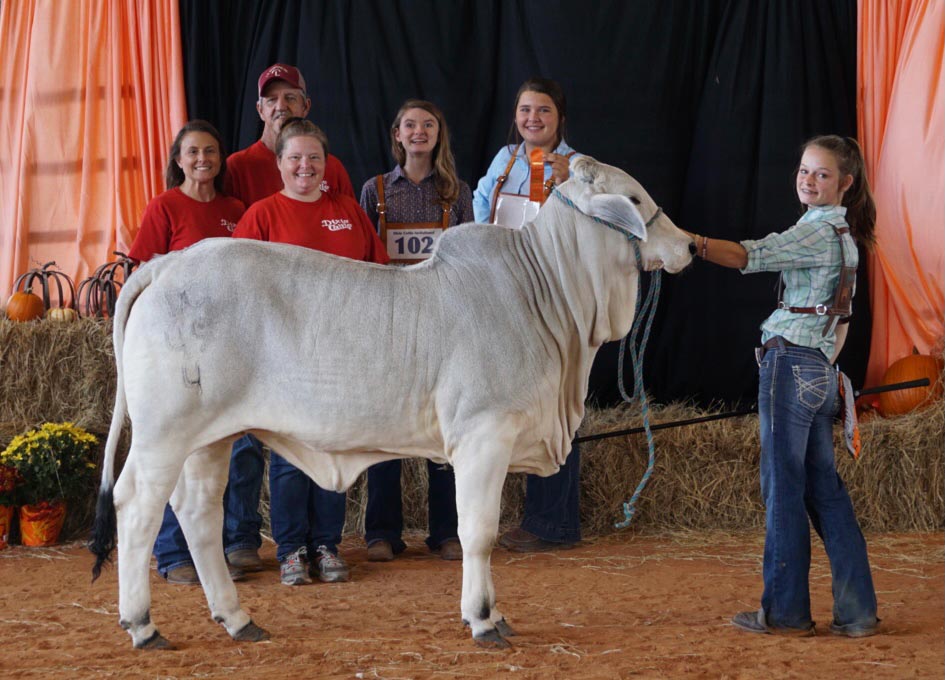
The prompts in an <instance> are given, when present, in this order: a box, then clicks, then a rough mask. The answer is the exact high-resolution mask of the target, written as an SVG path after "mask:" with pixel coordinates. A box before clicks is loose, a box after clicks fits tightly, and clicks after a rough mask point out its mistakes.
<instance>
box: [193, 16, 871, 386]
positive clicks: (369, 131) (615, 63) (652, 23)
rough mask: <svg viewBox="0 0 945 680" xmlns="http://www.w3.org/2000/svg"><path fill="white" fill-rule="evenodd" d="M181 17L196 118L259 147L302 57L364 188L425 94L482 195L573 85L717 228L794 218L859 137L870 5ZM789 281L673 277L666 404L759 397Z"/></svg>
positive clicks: (593, 134) (577, 135)
mask: <svg viewBox="0 0 945 680" xmlns="http://www.w3.org/2000/svg"><path fill="white" fill-rule="evenodd" d="M180 10H181V12H180V13H181V29H182V34H183V51H184V55H183V57H184V68H185V80H186V87H187V102H188V109H189V115H190V116H191V117H192V118H205V119H207V120H209V121H211V122H213V123H214V124H215V125H217V127H218V128H219V129H220V131H221V132H222V133H223V136H224V138H225V139H226V140H227V142H228V144H229V146H230V150H235V149H239V148H243V147H245V146H247V145H249V144H251V143H252V142H254V141H255V140H256V139H258V138H259V135H260V134H261V130H262V124H261V122H260V120H259V117H258V115H257V113H256V110H255V103H256V99H257V93H256V79H257V78H258V76H259V74H260V73H261V72H262V70H263V69H265V68H266V67H267V66H269V65H270V64H272V63H275V62H277V61H281V62H286V63H290V64H295V65H297V66H298V67H299V68H300V69H301V70H302V73H303V74H304V76H305V79H306V81H307V83H308V86H309V94H310V96H311V97H312V112H311V114H310V116H309V117H310V118H311V119H312V120H314V121H315V122H316V123H317V124H318V125H320V126H321V127H322V128H323V129H324V130H325V131H326V132H327V134H328V137H329V140H330V143H331V152H332V153H333V154H335V155H336V156H337V157H338V158H339V159H340V160H341V161H342V162H343V163H344V165H345V167H346V168H347V170H348V173H349V174H350V175H351V180H352V182H353V184H354V186H355V191H356V192H359V191H360V187H361V185H362V183H363V182H364V181H365V180H367V179H368V178H370V177H373V176H374V175H376V174H377V173H381V172H386V171H388V170H389V169H390V168H391V167H392V164H393V161H392V159H391V156H390V151H389V138H388V128H389V125H390V123H391V122H392V120H393V117H394V114H395V113H396V111H397V109H398V108H399V107H400V104H401V103H402V102H403V101H404V100H405V99H407V98H408V97H420V98H423V99H429V100H431V101H433V102H436V103H437V104H438V105H439V106H440V107H441V108H442V109H443V111H444V113H445V115H446V118H447V121H448V123H449V128H450V132H451V140H452V143H453V149H454V152H455V155H456V161H457V166H458V170H459V174H460V177H461V178H462V179H464V180H466V182H468V183H469V185H470V187H472V188H473V189H475V186H476V184H477V182H478V181H479V178H480V177H481V176H482V175H483V174H484V172H485V170H486V168H487V167H488V164H489V162H490V161H491V159H492V157H493V156H494V155H495V153H496V152H497V151H498V149H499V147H500V146H501V145H502V144H504V143H505V142H506V140H507V138H508V134H509V127H510V123H511V120H512V107H513V104H514V102H513V97H514V95H515V92H516V90H517V89H518V86H519V85H520V84H521V83H522V81H524V80H525V79H526V78H528V77H530V76H532V75H540V76H544V77H549V78H554V79H555V80H557V81H559V82H560V83H561V84H562V86H563V87H564V89H565V92H566V93H567V96H568V116H567V127H568V142H569V143H570V144H571V145H572V146H573V147H574V148H575V149H577V150H579V151H581V152H583V153H586V154H589V155H591V156H594V157H595V158H597V159H599V160H601V161H604V162H606V163H610V164H612V165H616V166H619V167H621V168H623V169H625V170H626V171H627V172H629V173H630V174H632V175H633V176H634V177H636V178H637V179H638V180H639V181H640V182H641V183H642V184H643V185H644V186H645V187H646V188H647V190H648V191H649V192H650V194H651V195H652V196H653V197H654V199H655V200H656V201H657V202H658V203H659V204H660V205H662V206H663V209H664V210H665V211H666V213H667V214H668V215H669V216H670V217H671V218H672V219H673V220H674V221H675V222H676V224H677V225H678V226H680V227H682V228H685V229H688V230H690V231H695V232H699V233H704V234H708V235H709V236H710V237H717V238H726V239H733V240H740V239H746V238H760V237H762V236H764V235H766V234H768V233H770V232H772V231H783V230H784V229H786V228H788V227H789V226H791V225H792V224H793V223H794V222H795V221H796V220H797V219H798V217H799V216H800V214H801V211H800V208H799V204H798V202H797V198H796V195H795V193H794V189H793V173H794V169H795V167H796V165H797V162H798V158H799V147H800V145H801V143H802V142H803V141H804V140H805V139H807V138H809V137H811V136H813V135H817V134H829V133H833V134H840V135H851V136H852V135H855V133H856V98H855V90H856V0H834V1H832V2H823V1H822V0H793V1H792V2H784V1H783V0H699V1H698V2H692V1H691V0H598V1H597V2H593V3H588V2H578V1H575V0H542V1H541V2H539V1H532V0H518V1H512V0H504V1H499V0H492V1H489V0H377V1H371V0H330V1H325V2H304V3H303V2H289V1H276V0H260V1H258V2H252V1H249V0H215V1H210V0H181V3H180ZM864 265H865V258H862V257H861V268H860V276H859V289H858V291H857V292H858V295H857V296H856V300H855V304H854V310H855V315H854V322H853V324H852V327H851V331H850V337H849V339H848V341H847V345H846V348H845V349H844V352H843V354H842V355H841V357H840V362H839V363H840V364H841V366H842V367H843V368H844V370H846V372H847V373H848V374H849V375H850V377H851V379H852V380H853V382H854V384H855V385H860V384H862V379H863V376H864V374H865V370H866V360H867V357H868V349H869V348H868V343H869V331H870V318H869V308H868V291H867V290H866V283H867V277H866V271H865V266H864ZM775 286H776V277H775V276H774V275H764V274H754V275H751V276H744V275H742V274H741V273H739V272H738V271H735V270H726V269H722V268H720V267H716V266H714V265H709V264H706V263H704V262H702V261H697V262H696V263H695V265H694V266H693V267H692V268H691V269H690V270H689V271H687V272H685V273H683V274H681V275H678V276H664V281H663V289H662V295H661V299H660V306H659V311H658V313H657V316H656V320H655V322H654V326H653V332H652V336H651V338H650V343H649V347H648V349H647V353H646V357H645V376H646V386H647V391H648V392H649V393H650V394H651V395H652V396H653V397H654V398H655V399H656V400H657V401H658V402H662V403H667V402H670V401H680V400H682V401H691V402H692V403H695V404H700V405H708V404H728V405H735V404H739V403H740V404H742V405H747V404H752V403H754V401H755V399H756V389H757V375H756V366H755V363H754V357H753V353H752V348H753V347H754V346H755V345H756V344H757V343H758V338H759V335H760V331H759V325H760V323H761V322H762V320H763V319H764V318H765V317H766V316H767V315H768V314H769V313H770V311H771V310H772V308H773V306H774V304H775V300H776V292H775ZM364 341H365V342H370V341H371V339H370V338H365V339H364ZM617 354H618V353H617V343H611V344H610V345H607V346H605V347H604V348H603V349H602V351H601V353H600V354H599V356H598V360H597V362H596V364H595V367H594V370H593V372H592V375H591V393H592V398H594V399H595V400H596V401H597V402H598V403H599V404H601V405H608V404H612V403H616V402H617V401H619V399H620V397H619V391H618V388H617V382H616V376H617ZM628 361H629V359H628ZM627 374H628V377H632V373H631V372H630V368H629V366H628V367H627ZM631 389H632V385H631Z"/></svg>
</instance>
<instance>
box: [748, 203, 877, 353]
mask: <svg viewBox="0 0 945 680" xmlns="http://www.w3.org/2000/svg"><path fill="white" fill-rule="evenodd" d="M846 213H847V209H846V208H844V207H842V206H838V205H832V206H824V207H817V208H809V209H808V210H807V212H806V213H805V214H804V216H803V217H802V218H801V219H800V220H799V221H798V223H797V224H795V225H794V226H793V227H791V228H790V229H788V230H787V231H785V232H782V233H780V234H768V235H767V236H765V237H764V238H762V239H758V240H749V241H742V242H741V244H742V246H744V247H745V250H746V251H748V265H747V266H746V267H745V268H744V269H742V270H741V271H742V273H743V274H752V273H754V272H773V271H779V272H781V273H782V276H783V282H784V294H783V300H784V303H785V304H786V305H788V306H791V307H816V306H817V305H830V304H832V303H833V299H834V294H835V293H836V290H837V281H838V280H839V278H840V267H841V266H847V267H855V266H856V265H857V263H858V262H859V254H858V253H857V250H856V242H855V241H854V240H853V237H852V236H851V235H850V234H849V233H846V234H843V235H842V236H841V237H840V238H837V234H836V232H834V229H833V228H834V227H838V228H839V227H846V226H848V225H847V222H846V218H845V217H844V216H845V215H846ZM841 243H842V244H843V245H842V248H843V257H842V258H841V251H840V248H841ZM830 318H831V317H827V316H818V315H816V314H798V313H796V312H791V311H788V310H786V309H776V310H774V312H773V313H772V314H771V316H769V317H768V318H767V319H765V320H764V322H763V323H762V324H761V331H762V333H761V342H762V343H764V342H767V341H768V340H770V339H771V338H773V337H775V336H777V335H780V336H781V337H783V338H785V339H786V340H789V341H790V342H793V343H795V344H797V345H803V346H804V347H811V348H813V349H819V350H820V351H821V352H823V353H824V355H825V356H826V357H827V358H828V359H829V358H830V357H832V356H833V352H834V347H835V345H836V333H835V332H834V331H833V330H831V332H830V333H828V334H827V335H826V336H825V335H823V330H824V326H825V325H826V324H827V323H828V319H830Z"/></svg>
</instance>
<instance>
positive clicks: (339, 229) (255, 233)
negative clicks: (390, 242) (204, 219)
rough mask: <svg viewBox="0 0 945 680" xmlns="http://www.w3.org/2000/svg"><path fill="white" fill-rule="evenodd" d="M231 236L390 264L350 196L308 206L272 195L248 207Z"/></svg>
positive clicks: (325, 197) (326, 197)
mask: <svg viewBox="0 0 945 680" xmlns="http://www.w3.org/2000/svg"><path fill="white" fill-rule="evenodd" d="M233 236H235V237H237V238H252V239H256V240H257V241H272V242H274V243H291V244H293V245H297V246H303V247H305V248H311V249H313V250H321V251H323V252H326V253H331V254H332V255H341V256H342V257H347V258H350V259H352V260H364V261H366V262H377V263H378V264H387V263H388V262H390V258H389V257H388V256H387V250H386V249H385V248H384V244H383V243H381V239H380V238H378V236H377V232H376V231H374V226H373V225H372V224H371V222H370V220H368V217H367V215H365V214H364V211H363V210H361V206H360V205H358V203H357V201H355V200H354V199H353V198H351V197H349V196H333V195H332V194H322V196H321V198H319V199H318V200H317V201H314V202H311V203H309V202H306V201H297V200H295V199H294V198H289V197H288V196H286V195H284V194H283V193H281V192H280V193H277V194H273V195H272V196H270V197H269V198H264V199H263V200H261V201H258V202H256V203H253V204H252V205H251V206H250V207H249V209H248V210H247V211H246V214H245V215H243V219H241V220H240V222H239V224H238V225H237V226H236V231H234V232H233Z"/></svg>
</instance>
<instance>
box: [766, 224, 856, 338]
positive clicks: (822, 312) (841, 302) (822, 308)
mask: <svg viewBox="0 0 945 680" xmlns="http://www.w3.org/2000/svg"><path fill="white" fill-rule="evenodd" d="M830 226H831V227H833V230H834V232H835V233H836V234H837V239H838V240H839V241H840V277H839V279H838V280H837V288H836V290H835V291H834V296H833V304H831V305H824V304H821V305H815V306H814V307H792V306H790V305H787V304H785V303H784V300H783V298H782V296H783V294H784V288H783V282H782V280H781V278H779V279H778V309H785V310H787V311H789V312H793V313H795V314H816V315H818V316H827V317H840V316H850V314H851V313H852V302H853V286H854V284H855V283H856V267H848V266H847V265H846V257H845V256H844V254H843V239H842V236H843V235H844V234H848V233H850V228H849V227H834V226H833V225H832V224H831V225H830ZM832 326H833V324H832V323H831V319H828V321H827V324H826V325H825V326H824V335H826V334H827V333H828V332H829V329H830V328H831V327H832Z"/></svg>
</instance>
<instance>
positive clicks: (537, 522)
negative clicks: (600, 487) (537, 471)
mask: <svg viewBox="0 0 945 680" xmlns="http://www.w3.org/2000/svg"><path fill="white" fill-rule="evenodd" d="M522 528H523V529H525V531H528V532H530V533H533V534H535V535H536V536H538V538H540V539H542V540H545V541H550V542H552V543H577V542H578V541H580V540H581V450H580V448H579V447H578V445H577V443H573V444H571V453H570V454H569V455H568V459H567V460H566V461H565V462H564V465H562V466H561V469H560V470H558V471H557V472H556V473H555V474H553V475H551V476H550V477H539V476H538V475H527V476H526V478H525V516H524V517H523V518H522Z"/></svg>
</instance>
